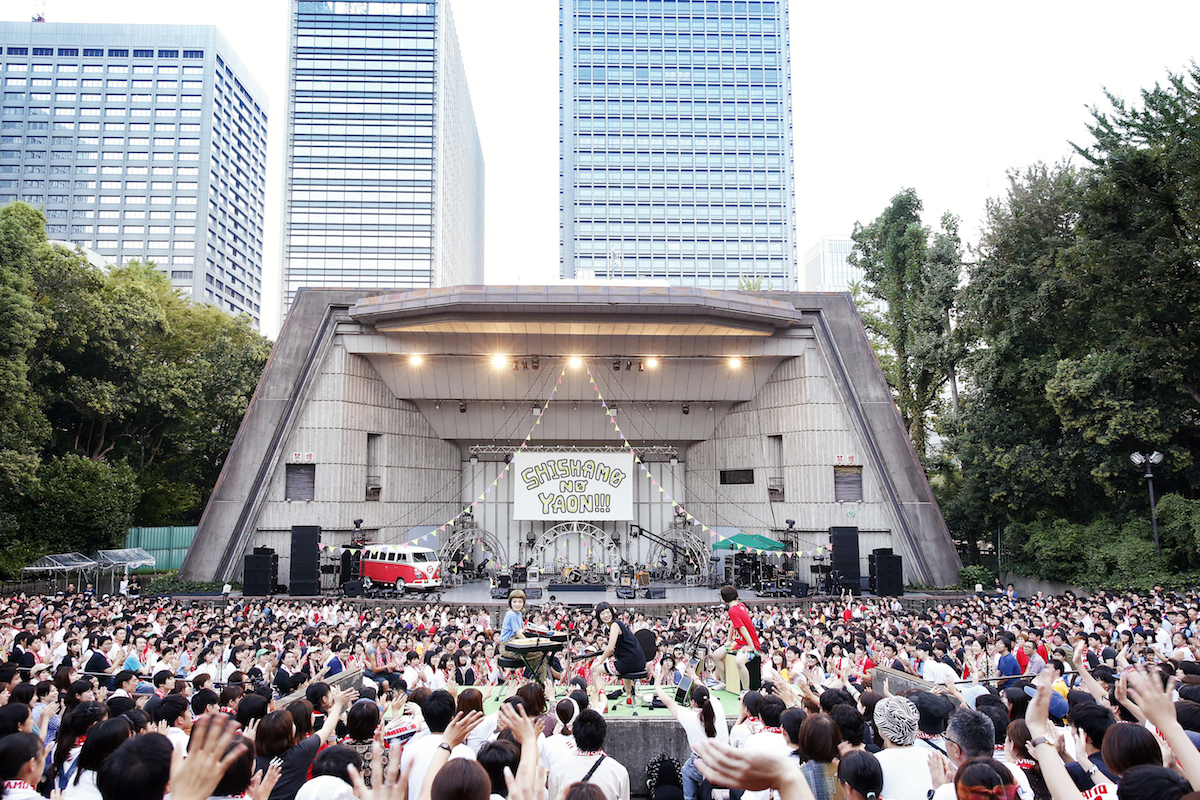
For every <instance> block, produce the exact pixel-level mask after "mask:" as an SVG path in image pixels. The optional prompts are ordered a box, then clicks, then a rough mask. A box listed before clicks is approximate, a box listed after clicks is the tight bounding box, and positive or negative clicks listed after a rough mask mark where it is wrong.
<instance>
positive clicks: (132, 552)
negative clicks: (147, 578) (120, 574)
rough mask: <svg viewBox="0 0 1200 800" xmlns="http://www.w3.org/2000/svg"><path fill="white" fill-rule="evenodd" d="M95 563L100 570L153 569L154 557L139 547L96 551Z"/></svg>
mask: <svg viewBox="0 0 1200 800" xmlns="http://www.w3.org/2000/svg"><path fill="white" fill-rule="evenodd" d="M94 558H95V563H96V566H97V568H99V569H100V570H104V571H107V570H113V571H119V570H130V569H137V568H138V567H153V566H154V565H155V563H156V562H155V559H154V556H152V555H150V553H148V552H146V551H145V550H143V549H142V548H140V547H127V548H124V549H121V550H97V551H96V555H95V557H94Z"/></svg>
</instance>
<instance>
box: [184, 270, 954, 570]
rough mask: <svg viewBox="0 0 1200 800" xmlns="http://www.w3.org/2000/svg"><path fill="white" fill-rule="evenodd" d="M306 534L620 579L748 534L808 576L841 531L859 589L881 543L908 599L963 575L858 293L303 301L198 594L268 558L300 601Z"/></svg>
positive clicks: (226, 490) (257, 402)
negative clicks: (295, 539) (293, 560)
mask: <svg viewBox="0 0 1200 800" xmlns="http://www.w3.org/2000/svg"><path fill="white" fill-rule="evenodd" d="M356 521H358V527H356ZM293 526H319V527H320V531H321V532H320V537H321V538H320V542H321V545H322V547H323V548H325V550H326V551H328V550H329V549H330V546H334V547H335V548H336V547H341V546H344V545H347V544H349V543H350V542H351V541H352V540H353V539H355V538H366V539H370V540H375V541H382V542H387V543H403V542H413V541H419V543H421V544H424V545H427V546H430V547H433V548H435V549H436V550H438V553H439V555H440V557H441V559H442V561H443V564H444V565H446V566H449V565H451V564H454V565H461V570H462V571H464V572H467V571H472V570H475V569H477V568H481V567H488V568H493V567H508V566H511V565H526V564H527V565H529V566H530V567H531V568H533V569H534V570H536V571H540V572H541V574H542V576H543V577H545V576H554V577H559V576H560V573H563V572H565V571H569V570H571V569H578V570H585V571H589V570H590V571H591V573H593V574H595V573H600V574H603V575H605V576H606V580H607V581H608V582H609V583H611V581H612V574H613V573H612V572H610V570H614V569H615V568H617V567H618V565H620V564H621V563H622V562H627V563H630V564H639V563H640V564H646V565H654V566H657V567H658V568H659V571H660V572H664V571H665V572H666V573H670V574H674V575H675V576H676V577H680V576H682V575H685V574H687V575H690V576H692V577H691V578H689V581H693V582H697V581H698V580H699V579H702V578H703V573H705V572H706V570H708V569H709V567H710V565H709V564H708V563H706V562H708V561H709V556H710V554H711V553H712V545H713V544H714V543H716V542H718V541H721V540H724V539H726V538H727V537H735V536H739V535H740V536H743V537H745V536H752V535H756V536H759V537H765V538H766V539H769V540H771V542H768V543H766V544H768V545H769V544H771V543H773V542H779V543H782V545H783V552H782V553H775V554H772V555H771V556H769V557H768V560H771V559H773V563H774V564H775V565H777V568H778V569H779V570H781V571H787V572H791V573H793V574H797V575H799V576H800V578H801V579H803V580H807V579H808V575H809V567H810V565H812V564H813V563H814V562H815V560H816V559H817V558H818V557H824V556H825V555H827V549H826V548H828V547H829V544H830V529H831V528H834V527H847V528H853V529H857V533H856V534H855V535H856V538H857V540H858V543H859V556H860V559H861V565H860V568H861V573H862V574H863V575H866V574H867V556H868V554H870V553H871V551H872V550H874V549H876V548H881V547H891V548H893V549H894V550H895V552H896V553H897V554H899V555H901V556H903V565H904V573H905V577H906V579H907V580H908V581H910V582H920V583H923V584H927V585H941V586H944V585H950V584H953V583H956V582H957V579H958V569H959V566H960V562H959V560H958V557H957V554H956V553H955V549H954V545H953V542H952V541H951V539H950V536H949V533H948V532H947V530H946V525H945V522H944V521H943V519H942V517H941V514H940V512H939V510H938V508H937V506H936V504H935V503H934V500H933V495H932V492H931V490H930V487H929V484H928V482H927V481H926V478H925V474H924V472H923V471H922V469H921V466H920V464H919V463H918V460H917V458H916V456H915V454H914V452H913V450H912V446H911V444H910V442H909V439H908V436H907V433H906V430H905V426H904V424H903V422H902V420H901V418H900V416H899V414H898V413H897V411H896V408H895V405H894V403H893V402H892V398H891V394H890V391H889V388H888V386H887V384H886V382H885V380H884V377H883V374H882V373H881V371H880V368H879V365H878V362H877V361H876V359H875V355H874V353H873V352H872V350H871V347H870V344H869V342H868V340H867V337H866V335H865V332H864V330H863V327H862V324H861V322H860V320H859V318H858V315H857V312H856V311H855V308H854V306H853V304H852V303H851V301H850V298H849V296H848V295H846V294H795V293H785V292H714V291H707V290H703V289H694V288H645V287H637V288H633V287H620V286H615V285H614V286H598V287H584V286H565V285H564V286H458V287H449V288H440V289H427V290H417V291H406V292H393V291H389V290H374V291H367V290H344V289H317V290H304V291H302V292H300V293H299V294H298V295H297V299H296V301H295V303H294V305H293V308H292V310H291V313H290V314H289V315H288V317H287V320H286V323H285V325H284V328H283V330H282V332H281V334H280V337H279V340H278V342H277V343H276V345H275V348H274V351H273V352H272V355H271V358H270V360H269V362H268V364H267V368H266V370H265V372H264V374H263V377H262V380H261V381H260V383H259V386H258V388H257V390H256V392H255V395H254V397H253V399H252V401H251V403H250V406H249V408H248V410H247V412H246V415H245V418H244V419H243V421H242V425H241V429H240V430H239V432H238V435H237V438H236V439H235V441H234V444H233V447H232V449H231V450H230V453H229V457H228V459H227V461H226V463H225V466H224V468H223V470H222V472H221V477H220V479H219V481H218V483H217V485H216V487H215V489H214V491H213V494H212V497H211V499H210V500H209V503H208V506H207V508H206V509H205V512H204V515H203V517H202V519H201V521H200V525H199V530H198V532H197V534H196V538H195V541H194V543H193V545H192V548H191V550H190V551H189V552H188V555H187V558H186V560H185V561H184V565H183V570H182V573H183V575H185V576H186V577H189V578H195V579H201V580H223V579H236V578H237V577H238V576H239V575H240V574H241V571H242V565H243V557H244V556H245V555H246V554H247V553H249V552H250V551H251V550H252V549H253V548H255V547H271V548H274V549H275V550H276V552H277V553H278V554H279V576H280V581H281V582H286V576H287V574H288V571H289V565H288V561H289V557H290V550H291V541H292V536H293V533H292V528H293ZM759 541H761V540H759ZM764 549H767V550H769V549H770V548H769V547H767V548H764ZM727 552H728V551H727ZM323 558H324V563H326V564H327V565H331V564H332V563H333V555H331V554H329V553H328V552H325V554H324V555H323ZM696 573H700V574H696Z"/></svg>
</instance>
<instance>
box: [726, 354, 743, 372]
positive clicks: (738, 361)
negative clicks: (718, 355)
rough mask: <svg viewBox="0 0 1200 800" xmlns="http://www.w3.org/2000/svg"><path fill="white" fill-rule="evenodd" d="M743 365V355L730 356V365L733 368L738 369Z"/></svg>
mask: <svg viewBox="0 0 1200 800" xmlns="http://www.w3.org/2000/svg"><path fill="white" fill-rule="evenodd" d="M741 365H742V357H741V356H730V357H729V366H730V368H731V369H737V368H738V367H740V366H741Z"/></svg>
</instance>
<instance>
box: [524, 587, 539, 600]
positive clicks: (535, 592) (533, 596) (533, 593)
mask: <svg viewBox="0 0 1200 800" xmlns="http://www.w3.org/2000/svg"><path fill="white" fill-rule="evenodd" d="M525 597H526V599H528V600H541V599H542V587H540V586H529V587H526V589H525Z"/></svg>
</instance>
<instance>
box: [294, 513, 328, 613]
mask: <svg viewBox="0 0 1200 800" xmlns="http://www.w3.org/2000/svg"><path fill="white" fill-rule="evenodd" d="M320 544H321V528H320V526H318V525H293V526H292V566H291V573H290V576H289V577H290V578H291V580H290V583H289V587H288V589H289V594H291V595H292V596H293V597H306V596H308V597H311V596H315V595H318V594H320V593H321V586H320V581H319V579H318V575H317V566H318V564H319V563H320V550H319V549H318V547H319V546H320Z"/></svg>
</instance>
